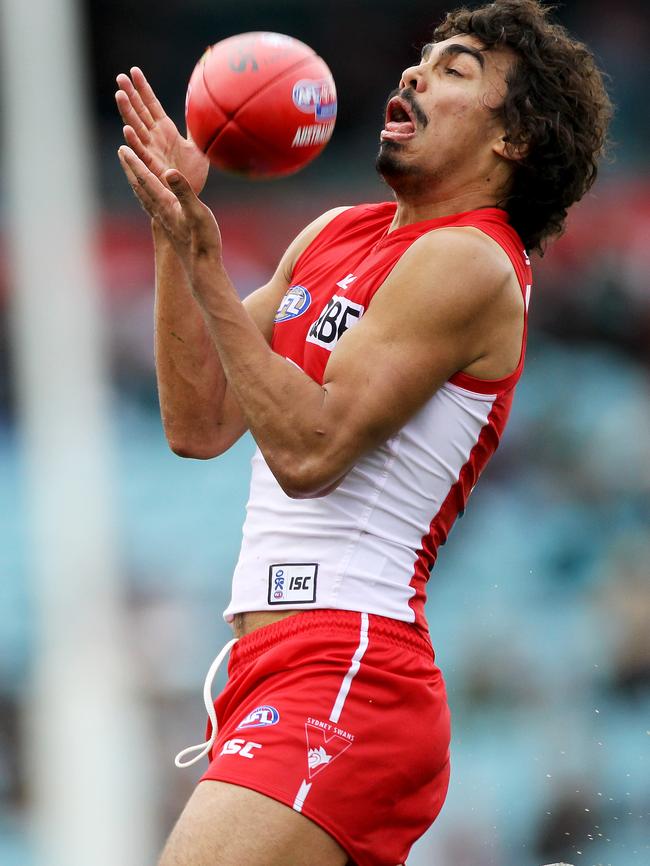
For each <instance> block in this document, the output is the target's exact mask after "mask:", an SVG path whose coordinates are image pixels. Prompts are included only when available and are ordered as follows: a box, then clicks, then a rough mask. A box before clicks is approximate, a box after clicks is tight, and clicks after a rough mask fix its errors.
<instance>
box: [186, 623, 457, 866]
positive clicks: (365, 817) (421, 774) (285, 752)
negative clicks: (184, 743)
mask: <svg viewBox="0 0 650 866" xmlns="http://www.w3.org/2000/svg"><path fill="white" fill-rule="evenodd" d="M228 672H229V679H228V682H227V684H226V687H225V689H224V691H223V692H222V693H221V695H220V696H219V697H218V698H217V700H216V701H215V708H216V712H217V719H218V721H219V734H218V737H217V740H216V742H215V744H214V746H213V749H212V751H211V752H210V760H211V763H210V766H209V767H208V770H207V772H206V773H205V775H204V776H203V777H202V779H201V781H203V780H205V779H214V780H218V781H221V782H231V783H233V784H236V785H243V786H244V787H246V788H252V789H253V790H255V791H259V792H260V793H262V794H266V795H267V796H268V797H272V798H273V799H274V800H279V801H280V802H282V803H286V805H287V806H290V807H292V808H293V809H295V810H296V811H298V812H302V814H303V815H306V816H307V817H308V818H310V819H311V820H312V821H314V822H315V823H316V824H318V825H319V826H321V827H322V828H323V829H324V830H325V831H326V832H327V833H329V835H330V836H332V837H333V838H334V839H336V841H337V842H338V843H339V845H341V847H342V848H343V849H344V850H345V851H346V852H347V853H348V855H349V857H350V860H351V861H352V862H353V863H354V864H356V866H396V864H398V863H404V861H405V860H406V857H407V854H408V852H409V850H410V848H411V846H412V845H413V843H414V842H415V841H416V839H418V838H419V837H420V836H421V835H422V834H423V833H424V832H425V830H426V829H427V828H428V827H429V826H430V825H431V824H432V823H433V821H434V819H435V818H436V816H437V815H438V812H439V811H440V809H441V807H442V804H443V802H444V800H445V797H446V794H447V787H448V783H449V740H450V724H449V708H448V706H447V697H446V692H445V685H444V682H443V678H442V674H441V673H440V671H439V669H438V668H437V667H436V666H435V664H434V654H433V650H432V648H431V644H430V643H429V642H428V640H427V639H426V638H425V637H424V636H423V635H422V634H421V633H420V632H419V631H418V630H417V629H416V628H415V627H414V626H412V625H409V624H408V623H404V622H398V621H397V620H392V619H386V618H385V617H381V616H375V615H372V614H370V615H369V614H360V613H355V612H353V611H332V610H316V611H309V612H305V613H300V614H297V615H295V616H291V617H287V618H286V619H284V620H280V621H279V622H276V623H272V624H271V625H269V626H264V627H263V628H260V629H257V630H256V631H254V632H252V633H251V634H250V635H247V636H246V637H244V638H242V639H241V640H240V641H239V642H238V643H237V644H235V646H234V648H233V650H232V654H231V657H230V663H229V666H228Z"/></svg>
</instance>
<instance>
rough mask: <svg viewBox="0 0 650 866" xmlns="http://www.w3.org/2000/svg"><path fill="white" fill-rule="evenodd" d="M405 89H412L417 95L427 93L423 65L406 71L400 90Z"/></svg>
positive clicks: (401, 80)
mask: <svg viewBox="0 0 650 866" xmlns="http://www.w3.org/2000/svg"><path fill="white" fill-rule="evenodd" d="M405 87H412V88H413V90H414V91H415V92H416V93H423V92H424V91H425V89H426V82H425V79H424V70H423V68H422V64H418V65H417V66H409V67H408V68H407V69H405V70H404V72H402V78H401V79H400V83H399V89H400V90H403V89H404V88H405Z"/></svg>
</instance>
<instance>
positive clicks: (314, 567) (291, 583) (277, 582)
mask: <svg viewBox="0 0 650 866" xmlns="http://www.w3.org/2000/svg"><path fill="white" fill-rule="evenodd" d="M317 575H318V563H316V562H281V563H278V564H277V565H271V566H270V567H269V596H268V602H269V604H312V603H313V602H315V601H316V577H317Z"/></svg>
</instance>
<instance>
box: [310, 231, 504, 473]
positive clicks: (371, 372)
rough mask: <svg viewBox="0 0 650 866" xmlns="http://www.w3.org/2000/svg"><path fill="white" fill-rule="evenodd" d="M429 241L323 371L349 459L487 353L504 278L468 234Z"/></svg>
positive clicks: (414, 251)
mask: <svg viewBox="0 0 650 866" xmlns="http://www.w3.org/2000/svg"><path fill="white" fill-rule="evenodd" d="M436 234H438V235H439V236H438V237H436V238H433V237H431V238H427V239H423V241H424V242H423V243H422V244H420V245H419V247H416V245H413V247H411V248H410V250H409V251H407V253H405V254H404V255H403V256H402V259H400V261H399V262H398V264H397V265H396V267H395V268H394V269H393V271H392V272H391V274H390V275H389V276H388V277H387V279H386V280H385V282H384V283H383V285H382V286H381V287H380V288H379V290H378V291H377V292H376V294H375V295H374V297H373V299H372V303H371V304H370V305H369V307H368V309H367V310H366V311H365V313H364V315H363V316H362V317H361V319H360V320H359V322H358V323H357V324H356V325H355V326H354V327H353V328H350V329H349V330H348V331H346V333H345V334H344V335H343V336H342V338H341V339H340V340H339V342H338V344H337V345H336V347H335V349H334V351H333V352H332V355H331V357H330V360H329V362H328V364H327V367H326V369H325V374H324V378H323V388H324V390H325V392H326V399H325V403H326V404H327V403H329V406H330V411H331V413H332V415H333V416H335V417H336V420H335V423H334V424H333V426H332V431H333V433H334V435H335V437H336V440H337V441H336V445H335V447H336V448H337V449H338V451H339V453H340V455H341V462H342V465H345V466H347V468H348V469H349V467H350V466H351V465H353V464H354V462H356V460H357V459H358V458H359V456H361V454H363V453H364V452H366V451H368V450H370V449H371V448H373V447H376V446H377V445H379V444H381V443H382V442H384V441H386V439H388V438H389V437H390V436H392V435H393V434H394V433H396V432H397V431H398V430H399V429H401V428H402V427H403V426H404V424H405V423H406V422H407V421H408V419H409V418H410V417H412V416H413V415H414V414H415V413H416V412H417V411H418V410H419V409H420V408H421V407H422V406H423V405H424V404H425V403H426V402H427V400H429V399H430V398H431V397H432V396H433V394H434V393H435V392H436V391H437V390H438V388H440V387H441V386H442V385H443V384H444V383H445V382H446V381H447V380H448V379H449V378H450V376H452V375H453V374H454V373H455V372H456V371H458V370H461V369H463V368H464V367H466V366H467V365H468V364H470V363H472V362H473V361H475V360H476V359H477V357H480V355H481V352H482V350H483V343H482V338H481V321H482V318H483V313H484V311H485V309H486V308H487V307H488V306H489V305H490V304H492V303H494V300H495V297H496V296H497V295H498V293H499V290H500V288H499V287H500V285H501V283H502V281H503V273H502V271H501V270H500V267H499V265H496V266H495V267H492V266H491V262H490V261H489V260H486V259H485V258H484V257H483V256H482V255H481V256H479V257H478V259H477V260H474V258H473V255H472V250H473V248H472V243H471V241H470V242H469V245H468V242H467V239H466V238H465V237H463V236H461V237H460V238H459V237H457V236H451V235H448V236H445V237H441V235H442V231H441V232H439V233H436Z"/></svg>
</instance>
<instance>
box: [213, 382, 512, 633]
mask: <svg viewBox="0 0 650 866" xmlns="http://www.w3.org/2000/svg"><path fill="white" fill-rule="evenodd" d="M495 400H496V395H489V394H488V395H485V394H476V393H474V392H470V391H466V390H465V389H463V388H460V387H457V386H456V385H453V384H451V383H447V384H446V385H444V386H443V387H442V388H441V389H440V390H439V391H437V392H436V393H435V394H434V395H433V397H432V398H431V399H430V400H429V401H428V403H427V404H426V405H425V406H424V407H423V408H422V409H421V410H420V411H419V412H418V413H417V414H416V415H415V416H414V417H413V418H412V419H411V420H410V421H409V422H408V423H407V424H406V425H405V426H404V427H403V428H402V429H401V430H400V431H399V433H397V434H396V435H395V436H393V437H392V438H391V439H389V440H388V441H387V442H386V443H385V444H384V445H382V446H380V447H379V448H376V449H375V450H373V451H371V452H370V453H369V454H367V455H366V456H365V457H363V458H362V459H361V460H360V461H359V462H358V464H357V465H356V466H355V467H354V468H353V469H352V470H351V471H350V472H349V473H348V475H347V476H346V477H345V478H344V480H343V481H342V482H341V484H340V485H339V487H337V488H336V490H334V491H332V493H330V494H328V495H327V496H323V497H319V498H315V499H291V498H289V497H288V496H286V494H285V493H284V492H283V491H282V489H281V488H280V486H279V484H278V483H277V481H276V480H275V478H274V477H273V475H272V473H271V471H270V470H269V468H268V466H267V464H266V462H265V460H264V458H263V456H262V455H261V453H260V451H259V450H257V451H256V453H255V455H254V457H253V461H252V479H251V489H250V498H249V501H248V505H247V515H246V520H245V523H244V529H243V540H242V547H241V552H240V555H239V561H238V563H237V567H236V569H235V573H234V578H233V588H232V599H231V602H230V604H229V605H228V608H227V609H226V611H225V612H224V616H225V618H226V620H228V621H230V620H232V618H233V616H234V614H236V613H242V612H245V611H261V610H288V609H298V608H299V609H305V610H309V609H313V608H334V609H343V610H357V611H365V612H367V613H374V614H379V615H382V616H386V617H391V618H393V619H398V620H404V621H407V622H413V621H414V619H415V612H414V610H413V607H412V605H410V601H411V599H412V597H413V595H414V593H415V589H414V587H413V578H414V568H415V563H416V561H417V559H418V551H419V549H420V547H421V545H422V539H423V536H425V535H426V534H427V533H428V532H429V527H430V526H431V522H432V520H433V519H434V518H435V516H436V515H437V514H438V512H439V511H440V509H441V507H442V505H443V503H444V502H445V500H446V498H447V496H448V494H449V491H450V490H451V488H452V487H453V485H454V484H455V483H456V482H457V480H458V477H459V474H460V472H461V469H462V468H463V466H464V465H465V464H466V463H467V462H468V461H469V459H470V455H471V452H472V449H473V448H474V446H475V445H476V444H477V442H478V439H479V436H480V435H481V431H482V430H483V428H484V427H485V425H486V424H487V422H488V417H489V415H490V411H491V409H492V407H493V405H494V403H495Z"/></svg>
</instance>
